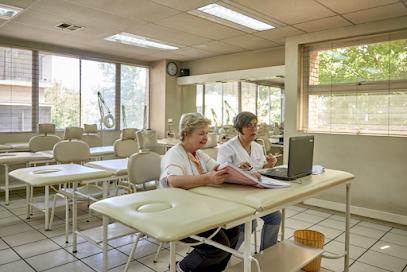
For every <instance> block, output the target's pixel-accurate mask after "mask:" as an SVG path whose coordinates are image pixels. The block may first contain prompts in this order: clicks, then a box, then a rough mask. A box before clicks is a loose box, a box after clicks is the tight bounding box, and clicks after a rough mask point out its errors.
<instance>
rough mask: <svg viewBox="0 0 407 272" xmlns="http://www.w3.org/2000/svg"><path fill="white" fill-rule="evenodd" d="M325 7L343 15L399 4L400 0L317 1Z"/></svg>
mask: <svg viewBox="0 0 407 272" xmlns="http://www.w3.org/2000/svg"><path fill="white" fill-rule="evenodd" d="M317 1H318V2H319V3H321V4H323V5H324V6H326V7H328V8H330V9H332V10H333V11H336V12H338V13H339V14H342V13H349V12H354V11H359V10H365V9H370V8H375V7H379V6H385V5H388V4H393V3H397V2H399V0H357V1H355V0H340V1H338V0H317Z"/></svg>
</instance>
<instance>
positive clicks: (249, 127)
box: [245, 124, 257, 130]
mask: <svg viewBox="0 0 407 272" xmlns="http://www.w3.org/2000/svg"><path fill="white" fill-rule="evenodd" d="M245 128H247V129H250V130H252V129H254V128H255V129H257V124H256V125H254V126H252V125H247V126H245Z"/></svg>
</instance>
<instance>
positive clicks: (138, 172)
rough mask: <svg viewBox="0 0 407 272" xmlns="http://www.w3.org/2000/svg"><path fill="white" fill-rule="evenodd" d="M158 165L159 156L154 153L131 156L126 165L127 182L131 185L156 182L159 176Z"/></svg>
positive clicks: (159, 162)
mask: <svg viewBox="0 0 407 272" xmlns="http://www.w3.org/2000/svg"><path fill="white" fill-rule="evenodd" d="M160 164H161V156H160V155H158V154H157V153H154V152H142V153H137V154H133V155H131V156H130V158H129V161H128V163H127V171H128V175H129V181H130V182H131V183H133V184H143V183H146V182H149V181H152V180H155V181H158V180H159V179H160V174H161V168H160Z"/></svg>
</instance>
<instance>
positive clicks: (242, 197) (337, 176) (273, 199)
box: [189, 169, 354, 212]
mask: <svg viewBox="0 0 407 272" xmlns="http://www.w3.org/2000/svg"><path fill="white" fill-rule="evenodd" d="M353 178H354V176H353V175H352V174H350V173H347V172H343V171H338V170H331V169H325V172H324V173H322V174H319V175H309V176H306V177H303V178H301V181H302V184H299V183H296V182H298V181H299V180H296V181H295V182H289V181H288V182H289V183H291V187H289V188H281V189H262V188H256V187H252V186H246V185H237V184H230V183H223V184H220V185H210V186H202V187H196V188H193V189H190V190H189V191H191V192H194V193H197V194H201V195H206V196H211V197H214V198H219V199H223V200H227V201H233V202H236V203H239V204H243V205H247V206H249V207H252V208H254V209H256V210H257V211H258V212H262V211H264V210H269V209H271V208H273V207H277V206H283V205H285V204H287V203H291V202H295V201H297V200H298V201H297V203H298V202H300V201H302V199H303V198H308V197H310V196H311V195H313V194H316V193H319V192H322V191H323V190H326V189H329V188H332V187H335V186H338V185H341V184H345V183H348V182H350V181H351V180H352V179H353Z"/></svg>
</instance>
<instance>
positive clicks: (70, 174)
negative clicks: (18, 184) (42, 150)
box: [9, 164, 112, 187]
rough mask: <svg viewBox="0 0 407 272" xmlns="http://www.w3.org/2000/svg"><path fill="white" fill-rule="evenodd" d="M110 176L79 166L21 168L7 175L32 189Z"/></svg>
mask: <svg viewBox="0 0 407 272" xmlns="http://www.w3.org/2000/svg"><path fill="white" fill-rule="evenodd" d="M111 175H112V173H110V172H107V171H104V170H100V169H94V168H90V167H86V166H83V165H79V164H57V165H46V166H38V167H29V168H21V169H17V170H14V171H11V172H10V173H9V176H12V177H14V178H16V179H18V180H21V181H23V182H25V183H28V184H30V185H31V186H34V187H40V186H46V185H58V184H62V183H69V182H75V181H83V180H89V179H100V178H106V177H110V176H111Z"/></svg>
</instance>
